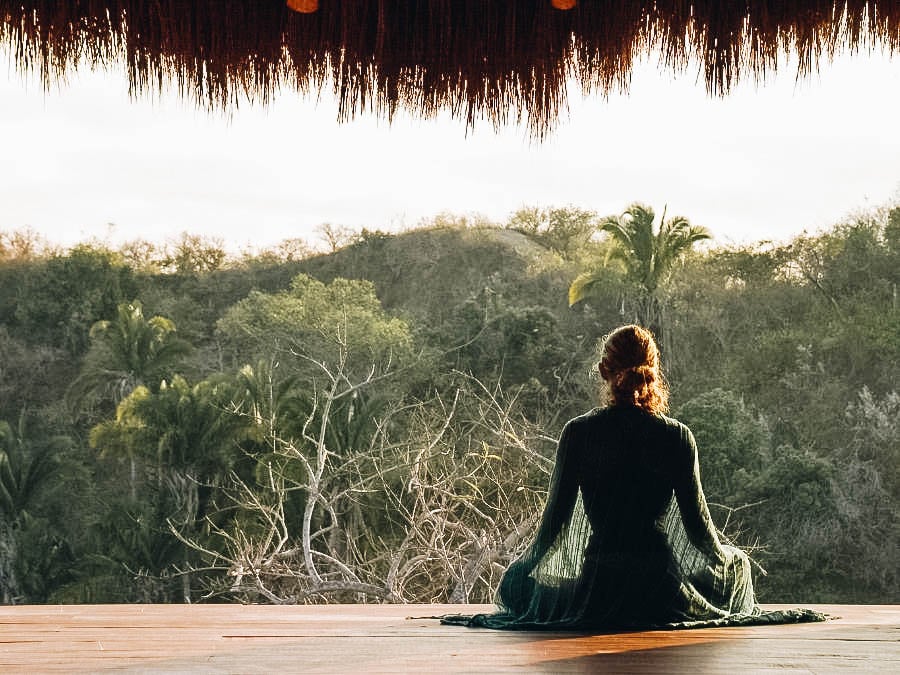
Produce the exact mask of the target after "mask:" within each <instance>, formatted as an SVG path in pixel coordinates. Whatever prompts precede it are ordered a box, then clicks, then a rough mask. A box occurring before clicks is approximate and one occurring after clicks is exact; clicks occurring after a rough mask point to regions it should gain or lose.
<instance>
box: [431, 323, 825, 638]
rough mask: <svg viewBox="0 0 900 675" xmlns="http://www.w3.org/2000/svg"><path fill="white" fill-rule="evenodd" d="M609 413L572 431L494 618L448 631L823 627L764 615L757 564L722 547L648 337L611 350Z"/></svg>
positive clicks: (606, 365)
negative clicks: (753, 567) (669, 406)
mask: <svg viewBox="0 0 900 675" xmlns="http://www.w3.org/2000/svg"><path fill="white" fill-rule="evenodd" d="M598 367H599V370H600V376H601V377H602V378H603V381H604V384H605V389H606V395H607V399H608V401H607V402H606V403H607V404H606V405H605V406H604V407H602V408H597V409H594V410H592V411H591V412H589V413H587V414H585V415H582V416H580V417H576V418H575V419H573V420H571V421H570V422H569V423H568V424H566V426H565V428H564V429H563V432H562V436H561V438H560V440H559V448H558V450H557V456H556V465H555V467H554V470H553V476H552V479H551V483H550V491H549V495H548V499H547V505H546V507H545V509H544V513H543V517H542V519H541V523H540V526H539V528H538V531H537V535H536V536H535V540H534V542H533V543H532V544H531V546H530V547H529V548H528V550H527V551H526V552H525V554H524V555H523V556H522V557H521V558H520V559H519V560H517V561H515V562H514V563H513V564H512V565H511V566H510V567H509V569H508V570H507V571H506V573H505V575H504V576H503V580H502V581H501V584H500V592H499V604H500V611H499V612H498V613H496V614H480V615H475V616H456V617H445V618H444V622H445V623H463V624H466V625H475V626H486V627H489V628H510V629H524V630H529V629H530V630H534V629H547V630H552V629H595V628H638V627H657V626H659V627H661V626H669V627H688V626H699V625H704V626H709V625H730V624H735V623H741V624H746V623H781V622H792V621H812V620H821V619H823V618H824V617H823V616H822V615H821V614H817V613H816V612H812V611H809V610H787V611H779V612H763V611H762V610H761V609H760V608H759V607H758V606H757V605H756V600H755V597H754V594H753V581H752V576H751V570H750V562H749V559H748V558H747V555H746V554H745V553H744V552H743V551H741V550H740V549H738V548H736V547H734V546H731V545H729V544H727V543H723V542H722V540H721V539H720V537H719V535H718V533H717V531H716V528H715V526H714V525H713V522H712V518H711V517H710V514H709V509H708V507H707V504H706V499H705V497H704V496H703V490H702V488H701V486H700V471H699V465H698V461H697V446H696V445H695V443H694V437H693V435H692V434H691V432H690V430H689V429H688V428H687V427H686V426H684V425H683V424H681V423H680V422H678V421H676V420H674V419H671V418H669V417H666V416H665V415H664V413H665V412H666V411H667V399H668V390H667V387H666V384H665V381H664V379H663V377H662V374H661V372H660V363H659V350H658V349H657V346H656V343H655V341H654V339H653V336H652V334H651V333H650V332H649V331H647V330H645V329H643V328H641V327H640V326H634V325H630V326H623V327H621V328H618V329H616V330H615V331H613V332H612V333H611V334H610V335H609V336H607V338H606V339H605V342H604V344H603V348H602V358H601V360H600V363H599V366H598Z"/></svg>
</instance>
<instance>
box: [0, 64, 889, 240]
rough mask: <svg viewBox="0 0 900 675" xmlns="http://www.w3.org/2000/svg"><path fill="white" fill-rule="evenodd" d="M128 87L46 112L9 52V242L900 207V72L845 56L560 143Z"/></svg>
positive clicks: (714, 225)
mask: <svg viewBox="0 0 900 675" xmlns="http://www.w3.org/2000/svg"><path fill="white" fill-rule="evenodd" d="M127 88H128V87H127V82H126V80H125V77H124V75H122V74H121V73H120V72H115V71H110V72H106V71H100V72H89V71H88V72H83V73H79V74H78V75H76V76H73V77H71V78H70V80H69V82H68V83H67V84H61V85H59V86H58V87H54V88H53V89H52V90H51V91H50V92H44V90H43V88H42V86H41V84H40V83H39V82H38V81H37V80H36V79H29V78H23V77H22V76H21V75H20V74H18V73H16V72H15V71H14V69H13V67H12V65H11V63H10V60H9V58H8V55H6V54H4V53H3V52H0V129H2V138H3V143H2V146H0V148H2V149H0V153H2V154H0V230H10V229H17V228H25V227H29V228H32V229H33V230H36V231H38V232H39V233H41V234H43V235H44V236H46V237H47V238H48V239H50V240H52V241H54V242H57V243H61V244H71V243H73V242H75V241H79V240H85V239H88V238H92V237H96V238H101V239H107V240H109V241H110V242H111V243H113V244H115V243H119V242H121V241H123V240H128V239H134V238H138V237H141V238H147V239H157V240H161V239H165V238H167V237H172V236H175V235H176V234H177V233H179V232H182V231H188V232H191V233H195V234H201V235H204V236H212V237H219V238H221V239H222V240H223V241H224V242H225V243H226V245H227V246H228V247H229V248H231V249H232V250H240V249H242V248H246V247H264V246H266V245H270V244H273V243H275V242H277V241H279V240H281V239H284V238H288V237H303V238H307V239H312V238H314V237H315V234H314V233H315V231H316V228H317V227H318V226H319V225H320V224H322V223H325V222H328V223H332V224H335V225H340V226H348V227H352V228H360V227H368V228H370V229H375V228H380V229H387V230H396V229H399V228H402V227H408V226H412V225H415V224H416V223H418V222H419V221H420V220H421V219H423V218H429V217H432V216H434V215H435V214H437V213H440V212H442V211H450V212H455V213H481V214H484V215H485V216H487V217H489V218H492V219H496V220H503V219H505V218H506V217H507V216H508V215H509V214H510V213H511V212H512V211H514V210H515V209H517V208H519V207H520V206H523V205H539V206H551V205H553V206H563V205H575V206H579V207H582V208H587V209H593V210H596V211H598V212H599V213H600V214H602V215H607V214H613V213H618V212H621V210H622V209H623V208H624V207H625V206H626V205H627V204H629V203H630V202H632V201H643V202H646V203H648V204H650V205H651V206H653V207H654V208H655V209H656V210H657V212H659V211H661V210H662V207H663V205H668V213H669V214H670V215H675V214H679V215H684V216H686V217H688V218H689V219H690V220H691V222H693V223H695V224H699V225H704V226H706V227H708V228H710V229H711V230H712V231H713V233H714V235H716V238H717V240H718V241H719V242H720V243H729V242H746V241H756V240H760V239H785V238H787V237H789V236H791V235H793V234H796V233H798V232H800V231H802V230H804V229H806V230H809V231H816V230H818V229H821V228H824V227H827V226H829V225H831V224H833V223H835V222H837V221H839V220H841V219H842V218H844V217H846V215H847V214H849V213H851V212H853V211H855V210H858V209H864V208H869V207H873V206H879V205H882V204H884V203H886V202H888V201H890V200H897V199H898V198H900V124H898V118H900V56H895V58H894V60H893V62H892V61H890V60H888V58H887V57H886V56H885V55H884V54H881V53H876V54H871V55H870V54H862V55H854V56H843V57H841V58H839V59H838V60H837V61H836V62H835V63H834V64H823V66H822V68H821V71H820V73H819V75H818V76H813V77H811V78H808V79H805V80H802V81H800V82H796V81H795V69H794V68H793V67H790V66H789V67H787V68H785V69H784V70H783V71H782V72H781V73H780V74H779V76H778V77H777V78H773V79H770V80H769V81H767V82H765V83H763V84H762V85H754V84H752V83H747V84H743V85H741V86H740V87H738V89H737V90H736V91H734V92H733V93H732V94H731V95H730V96H728V97H726V98H710V97H709V96H708V95H707V94H706V92H705V89H704V86H703V85H702V83H701V82H698V80H697V74H696V72H693V71H692V72H689V73H687V74H685V75H681V76H675V75H673V74H672V73H670V72H668V71H666V70H661V69H658V68H657V67H656V65H655V63H653V62H649V61H648V62H646V63H644V64H642V65H640V66H639V67H638V68H637V69H636V70H635V73H634V76H633V81H632V86H631V90H630V93H629V94H628V95H627V96H624V95H616V96H613V97H611V98H610V99H609V100H604V99H602V98H600V97H591V98H587V99H584V98H582V97H581V95H580V94H579V93H578V92H577V91H575V90H574V88H573V91H572V92H571V94H570V99H571V100H570V110H569V113H568V115H564V116H563V119H562V120H560V122H559V124H558V125H557V128H556V131H555V132H554V133H553V134H552V135H551V136H550V137H549V138H548V139H547V140H546V141H545V142H543V143H541V144H537V143H533V142H530V141H529V140H528V136H527V132H526V130H525V129H524V128H522V127H509V128H505V129H503V130H502V131H501V132H500V133H495V132H494V131H493V129H492V128H491V127H490V125H488V124H481V125H479V126H478V127H477V128H475V129H474V130H470V131H469V132H468V134H467V133H466V129H465V124H464V123H463V122H462V121H455V120H451V119H449V118H448V117H445V118H441V119H437V120H433V121H421V120H415V119H411V118H409V117H408V116H401V117H399V118H398V119H396V120H395V121H394V123H393V125H388V124H387V123H386V122H385V121H383V120H379V119H376V118H374V117H372V116H368V117H363V118H359V119H357V120H356V121H354V122H351V123H348V124H343V125H339V124H337V122H336V121H335V120H336V112H335V105H334V103H333V101H332V100H331V99H330V98H329V97H328V96H327V95H326V96H324V97H323V98H322V100H320V101H318V102H317V101H315V100H312V99H304V98H301V97H300V96H299V95H298V94H295V93H293V92H287V91H286V92H283V93H282V94H281V95H280V96H278V97H277V98H276V99H275V100H274V102H273V103H271V104H270V105H269V106H268V107H262V106H249V105H245V106H243V107H242V108H241V109H240V110H238V111H237V112H236V113H234V114H233V116H231V117H230V118H228V117H226V116H225V115H224V114H210V113H208V112H207V111H205V110H199V109H196V108H194V107H193V105H192V104H191V103H189V102H185V101H183V100H181V99H180V98H179V97H178V96H177V95H176V94H174V93H172V94H165V95H163V96H162V97H154V98H152V99H151V98H150V97H146V98H141V99H138V100H130V99H129V97H128V94H127Z"/></svg>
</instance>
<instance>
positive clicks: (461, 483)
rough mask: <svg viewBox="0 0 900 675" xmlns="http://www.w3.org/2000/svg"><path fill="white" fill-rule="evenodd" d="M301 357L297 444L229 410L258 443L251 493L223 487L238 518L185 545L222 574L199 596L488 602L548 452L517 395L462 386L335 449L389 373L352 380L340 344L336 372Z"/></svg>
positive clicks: (520, 536)
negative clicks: (310, 370)
mask: <svg viewBox="0 0 900 675" xmlns="http://www.w3.org/2000/svg"><path fill="white" fill-rule="evenodd" d="M298 357H299V358H303V359H306V360H307V361H308V362H309V363H311V364H313V365H315V366H316V368H317V369H318V371H319V372H320V373H321V378H320V380H318V384H317V386H316V387H315V388H314V391H313V393H312V397H311V401H310V403H309V405H308V406H307V410H306V413H305V418H304V419H303V420H302V424H300V425H294V428H295V429H296V428H298V427H299V431H297V432H295V433H294V434H291V435H288V434H286V433H284V430H285V429H286V428H287V425H285V424H284V420H282V419H279V414H278V413H277V412H276V411H277V410H278V409H279V406H278V405H276V404H275V402H274V401H269V402H268V404H267V405H265V406H263V407H262V408H264V409H265V410H268V411H269V412H268V413H267V414H265V415H262V414H260V410H261V409H262V408H260V407H259V406H257V407H256V408H254V409H253V410H251V409H250V408H248V407H247V406H246V404H245V402H239V403H236V404H235V406H234V411H233V412H234V414H237V415H252V416H253V418H254V419H255V420H257V423H258V424H260V425H261V427H262V428H263V430H264V436H265V438H266V448H267V450H266V453H265V455H264V456H261V457H259V458H258V460H259V465H258V471H257V482H256V484H250V483H248V481H247V480H242V479H241V478H239V477H238V476H237V475H233V476H232V480H231V485H230V486H229V487H228V488H227V495H228V498H229V501H230V503H231V508H232V509H233V511H234V517H233V518H231V519H230V520H229V525H227V526H217V525H216V524H215V522H221V519H209V520H208V524H209V529H210V531H211V533H212V540H214V541H216V542H217V544H216V545H215V546H210V545H206V544H202V543H200V542H198V541H196V540H190V539H187V538H183V539H182V540H183V541H184V542H185V543H187V544H188V545H190V546H191V547H193V548H194V549H196V550H198V551H200V552H201V553H202V554H203V557H204V559H205V560H206V562H207V564H208V567H207V568H206V569H207V571H212V572H218V574H212V575H211V576H210V575H207V578H209V579H213V582H212V583H211V584H210V585H209V587H208V589H207V593H208V594H209V595H227V596H230V597H234V598H237V599H240V600H242V601H258V600H260V599H264V600H266V601H269V602H274V603H303V602H317V601H322V600H325V599H329V600H345V601H346V600H352V601H357V602H366V601H370V600H375V601H382V602H384V601H387V602H411V601H413V602H438V601H443V602H469V601H488V600H490V599H491V597H492V595H493V589H494V588H495V587H496V585H497V583H498V582H499V577H500V575H501V574H502V572H503V570H504V569H505V568H506V566H507V565H508V564H509V562H510V561H511V560H513V559H514V558H515V557H517V556H518V555H519V554H520V553H521V551H522V550H523V548H524V546H525V545H526V543H527V541H528V540H529V539H530V536H531V534H532V530H533V528H534V527H535V525H536V522H537V518H538V515H539V508H540V505H541V503H542V501H543V497H544V494H545V490H546V484H547V482H548V481H547V475H548V473H549V470H550V468H551V466H552V459H550V458H549V457H548V454H549V453H548V448H550V447H551V446H552V444H553V443H554V442H555V439H552V438H547V437H545V436H543V435H541V434H538V433H536V432H535V428H536V427H534V426H533V425H531V424H530V423H528V422H527V421H526V420H525V419H524V418H522V417H521V415H520V414H519V413H518V412H517V411H518V407H517V402H516V399H515V396H506V395H504V393H503V392H501V391H500V390H499V389H497V388H489V387H487V386H485V385H484V384H483V383H481V382H480V381H478V380H476V379H474V378H472V377H469V376H466V375H464V374H461V373H457V374H456V388H455V390H451V394H450V395H449V396H448V397H442V396H439V395H434V396H433V397H432V398H431V399H429V400H427V401H412V402H406V401H402V400H401V401H397V402H395V403H394V404H393V405H391V406H387V407H385V408H384V409H382V410H381V411H380V413H379V414H378V416H377V418H372V419H371V420H369V422H371V425H370V429H371V433H368V434H367V435H364V436H363V437H361V438H358V440H357V443H356V445H354V446H353V447H336V445H335V443H334V441H333V439H334V438H335V437H336V436H335V434H334V427H336V426H339V425H341V424H347V423H350V421H351V420H352V417H353V414H354V412H353V411H354V406H353V405H352V402H353V401H355V400H356V399H357V398H358V397H361V396H363V395H364V393H365V392H366V391H367V390H369V389H373V388H377V385H378V383H379V382H380V381H381V380H384V379H385V378H388V377H390V376H391V375H392V373H391V371H390V370H389V369H380V370H379V369H376V368H375V367H374V366H373V367H372V368H371V369H370V371H369V372H368V374H366V375H365V376H363V377H361V378H358V379H355V380H354V379H351V377H350V376H349V374H348V368H347V358H348V354H347V349H346V346H345V345H342V346H341V349H340V350H339V355H338V358H337V361H336V363H333V364H330V363H326V362H323V361H318V360H315V359H313V358H311V357H309V356H306V355H298ZM376 373H378V374H376ZM270 376H271V375H270ZM265 389H266V390H267V391H268V392H270V395H271V396H274V395H275V392H276V391H277V387H275V386H270V387H268V388H265ZM348 401H349V402H350V403H351V404H350V405H347V402H348ZM298 503H299V508H298ZM292 514H293V515H292ZM173 532H174V533H175V534H176V536H181V535H179V534H178V532H177V528H174V527H173Z"/></svg>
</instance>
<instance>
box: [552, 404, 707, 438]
mask: <svg viewBox="0 0 900 675" xmlns="http://www.w3.org/2000/svg"><path fill="white" fill-rule="evenodd" d="M623 427H624V428H625V429H626V430H630V431H631V432H635V433H639V434H640V435H641V436H643V437H645V438H646V437H647V434H649V437H650V438H655V439H656V440H657V442H662V443H663V444H665V445H686V446H687V445H692V444H693V435H692V434H691V430H690V429H689V428H688V427H687V426H686V425H685V424H683V423H682V422H680V421H678V420H677V419H675V418H674V417H669V416H668V415H663V414H661V413H648V412H646V411H644V410H641V409H640V408H634V407H625V406H607V407H604V408H593V409H591V410H589V411H587V412H586V413H583V414H581V415H579V416H577V417H573V418H572V419H570V420H569V421H568V423H567V424H566V429H565V430H564V433H568V434H570V435H571V434H575V435H578V436H582V435H583V434H588V435H594V434H598V433H600V434H602V433H603V431H604V430H613V429H621V428H623Z"/></svg>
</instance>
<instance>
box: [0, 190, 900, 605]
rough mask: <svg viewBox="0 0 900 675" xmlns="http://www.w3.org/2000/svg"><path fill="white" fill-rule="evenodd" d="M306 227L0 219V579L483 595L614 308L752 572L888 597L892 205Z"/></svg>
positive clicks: (792, 592)
mask: <svg viewBox="0 0 900 675" xmlns="http://www.w3.org/2000/svg"><path fill="white" fill-rule="evenodd" d="M323 234H324V236H325V239H326V240H327V242H328V250H327V251H324V252H323V251H322V250H314V249H313V248H312V247H310V245H308V244H307V243H306V242H304V241H303V240H300V239H296V240H288V241H285V242H282V243H281V244H280V245H278V246H275V247H272V248H270V249H266V250H258V251H254V252H252V253H246V254H242V255H234V254H229V253H228V252H227V251H226V249H225V247H224V246H223V244H222V242H219V241H215V240H209V239H204V238H201V237H197V236H192V235H189V234H184V235H182V236H181V237H180V238H178V239H174V240H171V241H168V242H166V243H154V242H150V241H134V242H130V243H128V244H125V245H121V246H111V245H109V244H106V243H103V242H96V241H94V242H86V243H82V244H79V245H76V246H73V247H71V248H68V249H62V248H59V247H55V246H54V245H53V244H52V243H50V242H46V241H42V240H41V238H40V237H38V236H36V235H34V234H33V233H32V232H29V231H27V230H21V231H10V232H0V602H3V603H5V604H22V603H77V602H92V603H101V602H102V603H107V602H162V603H165V602H179V603H180V602H244V603H257V602H262V603H313V602H489V601H491V600H492V598H493V595H494V592H495V590H496V587H497V584H498V583H499V579H500V576H501V575H502V573H503V570H504V569H505V568H506V567H507V566H508V565H509V563H510V562H511V561H513V560H514V559H515V558H516V557H517V556H518V555H519V554H520V553H521V552H522V551H523V549H524V547H525V546H526V545H527V544H528V541H529V537H530V535H531V533H532V532H533V530H534V527H535V526H536V523H537V519H538V518H539V515H540V511H541V508H542V504H543V500H544V498H545V495H546V489H547V484H548V480H549V472H550V470H551V469H552V465H553V458H554V451H555V443H556V438H557V436H558V434H559V432H560V430H561V428H562V426H563V424H565V422H566V420H567V419H569V418H571V417H573V416H575V415H578V414H580V413H582V412H585V411H587V410H588V409H590V408H591V407H593V406H595V405H599V399H598V396H599V390H600V382H599V381H598V379H597V377H596V376H595V374H594V373H595V369H594V365H595V363H596V359H597V343H598V340H599V339H600V338H601V337H602V336H603V335H604V334H606V333H608V332H609V331H610V330H612V329H613V328H615V327H616V326H618V325H621V324H623V323H630V322H639V323H642V324H645V325H648V326H650V327H651V328H652V329H653V330H654V332H655V333H656V335H657V338H658V339H659V341H660V344H661V348H662V353H663V363H664V367H665V370H666V374H667V378H668V381H669V386H670V389H671V401H670V403H671V412H670V414H671V416H673V417H676V418H677V419H679V420H681V421H683V422H685V423H686V424H688V425H689V426H690V427H691V429H692V430H693V432H694V435H695V437H696V439H697V442H698V446H699V452H700V463H701V471H702V480H703V484H704V488H705V490H706V493H707V497H708V499H709V501H710V503H711V509H712V511H713V516H714V518H715V520H716V523H717V525H718V526H719V528H720V529H721V530H722V532H723V535H724V536H725V537H726V538H728V539H729V540H731V541H733V542H736V543H737V544H738V545H740V546H743V547H745V548H746V549H747V550H748V551H749V552H750V554H751V557H752V559H753V561H754V568H755V569H754V574H755V583H756V590H757V594H758V597H759V600H760V601H761V602H798V603H800V602H809V603H814V602H816V603H881V602H889V603H898V602H900V593H898V589H900V579H898V566H897V553H898V540H900V536H898V535H900V519H898V517H897V516H898V496H900V393H898V387H897V383H898V382H900V308H898V302H900V301H898V290H897V285H898V282H900V206H897V205H895V204H891V205H887V206H884V207H881V208H875V209H872V210H869V211H865V212H861V213H857V214H854V215H852V216H848V217H846V218H845V219H844V220H842V221H841V222H839V223H836V224H835V225H833V226H832V227H830V228H828V229H827V230H825V231H822V232H819V233H816V234H802V235H799V236H796V237H794V238H792V239H790V240H787V241H784V242H767V241H760V242H756V243H754V244H752V245H719V244H717V243H716V242H715V240H714V239H712V238H711V235H712V233H711V232H710V231H708V230H705V229H704V228H701V227H698V226H694V225H692V224H691V223H690V222H689V221H688V220H686V219H684V218H680V217H671V216H667V215H666V214H665V212H664V210H663V213H662V214H656V213H654V211H653V209H652V208H650V207H649V206H644V205H641V204H633V205H631V206H629V207H628V208H627V209H626V211H625V212H624V213H623V214H621V215H615V216H610V215H606V214H597V213H593V212H590V211H586V210H582V209H579V208H576V207H557V208H531V207H528V208H522V209H521V210H519V211H518V212H516V213H514V214H512V215H511V216H510V217H509V219H508V220H507V221H506V222H502V223H494V222H488V221H487V220H485V219H482V218H478V217H473V216H460V215H453V214H445V215H441V216H437V217H435V218H433V219H432V220H430V221H428V222H423V223H421V224H420V225H419V226H417V227H416V228H413V229H410V230H408V231H404V232H401V233H395V234H388V233H385V232H382V231H379V230H367V229H364V230H362V231H360V232H350V231H346V230H343V229H341V228H336V227H330V226H325V227H323Z"/></svg>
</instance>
